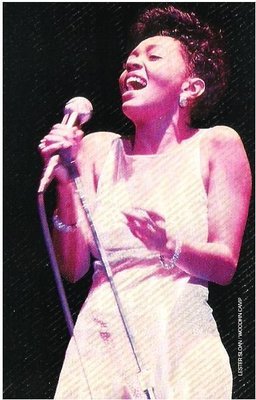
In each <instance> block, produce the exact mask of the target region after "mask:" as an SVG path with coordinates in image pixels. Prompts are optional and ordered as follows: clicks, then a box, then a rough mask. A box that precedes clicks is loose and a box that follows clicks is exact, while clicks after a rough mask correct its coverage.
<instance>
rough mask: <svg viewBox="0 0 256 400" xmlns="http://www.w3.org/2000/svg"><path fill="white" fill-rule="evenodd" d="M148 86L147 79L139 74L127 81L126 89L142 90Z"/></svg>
mask: <svg viewBox="0 0 256 400" xmlns="http://www.w3.org/2000/svg"><path fill="white" fill-rule="evenodd" d="M146 86H147V81H146V80H145V79H143V78H140V77H138V76H130V77H129V78H128V79H127V80H126V82H125V87H126V90H141V89H144V88H145V87H146Z"/></svg>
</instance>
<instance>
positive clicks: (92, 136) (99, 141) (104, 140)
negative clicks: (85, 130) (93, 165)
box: [83, 131, 120, 152]
mask: <svg viewBox="0 0 256 400" xmlns="http://www.w3.org/2000/svg"><path fill="white" fill-rule="evenodd" d="M119 137H120V135H118V134H117V133H113V132H104V131H102V132H94V133H89V134H88V135H86V136H85V137H84V138H83V147H85V148H87V149H90V150H96V151H97V152H98V151H99V149H102V150H103V151H104V150H105V151H108V150H109V147H110V146H111V144H112V142H113V140H115V139H117V138H119Z"/></svg>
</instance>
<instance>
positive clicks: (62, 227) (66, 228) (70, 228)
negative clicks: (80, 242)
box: [52, 214, 79, 233]
mask: <svg viewBox="0 0 256 400" xmlns="http://www.w3.org/2000/svg"><path fill="white" fill-rule="evenodd" d="M52 222H53V226H54V228H55V229H57V231H59V232H64V233H69V232H74V231H75V230H76V229H77V228H78V222H79V221H78V222H77V223H76V224H71V225H68V224H64V222H63V221H61V219H60V218H59V216H58V214H54V216H53V217H52Z"/></svg>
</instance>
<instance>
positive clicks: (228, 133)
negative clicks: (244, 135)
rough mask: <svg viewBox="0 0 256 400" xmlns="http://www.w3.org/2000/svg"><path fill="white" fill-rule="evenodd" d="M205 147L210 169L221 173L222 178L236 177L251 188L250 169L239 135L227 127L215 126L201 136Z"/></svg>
mask: <svg viewBox="0 0 256 400" xmlns="http://www.w3.org/2000/svg"><path fill="white" fill-rule="evenodd" d="M203 142H204V144H206V145H207V149H208V157H209V163H210V167H212V168H210V169H215V170H216V168H217V169H219V170H221V171H222V176H223V178H224V177H226V179H227V177H228V176H231V175H232V176H233V177H236V178H237V179H238V180H240V182H241V181H242V182H243V183H244V185H245V187H246V186H248V188H249V187H250V186H251V169H250V165H249V161H248V157H247V154H246V151H245V148H244V145H243V142H242V140H241V137H240V135H239V134H238V133H237V132H236V131H235V130H234V129H233V128H230V127H228V126H225V125H223V126H215V127H213V128H210V129H207V130H206V131H205V134H204V135H203Z"/></svg>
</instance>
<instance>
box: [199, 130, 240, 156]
mask: <svg viewBox="0 0 256 400" xmlns="http://www.w3.org/2000/svg"><path fill="white" fill-rule="evenodd" d="M204 131H205V133H204V135H203V141H204V142H205V143H207V144H208V145H210V146H211V148H212V150H218V148H220V147H222V146H225V145H227V144H228V145H231V146H232V145H234V146H242V147H244V146H243V143H242V140H241V138H240V136H239V134H238V133H237V132H236V131H235V129H233V128H230V127H229V126H226V125H217V126H214V127H212V128H208V129H205V130H204Z"/></svg>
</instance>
